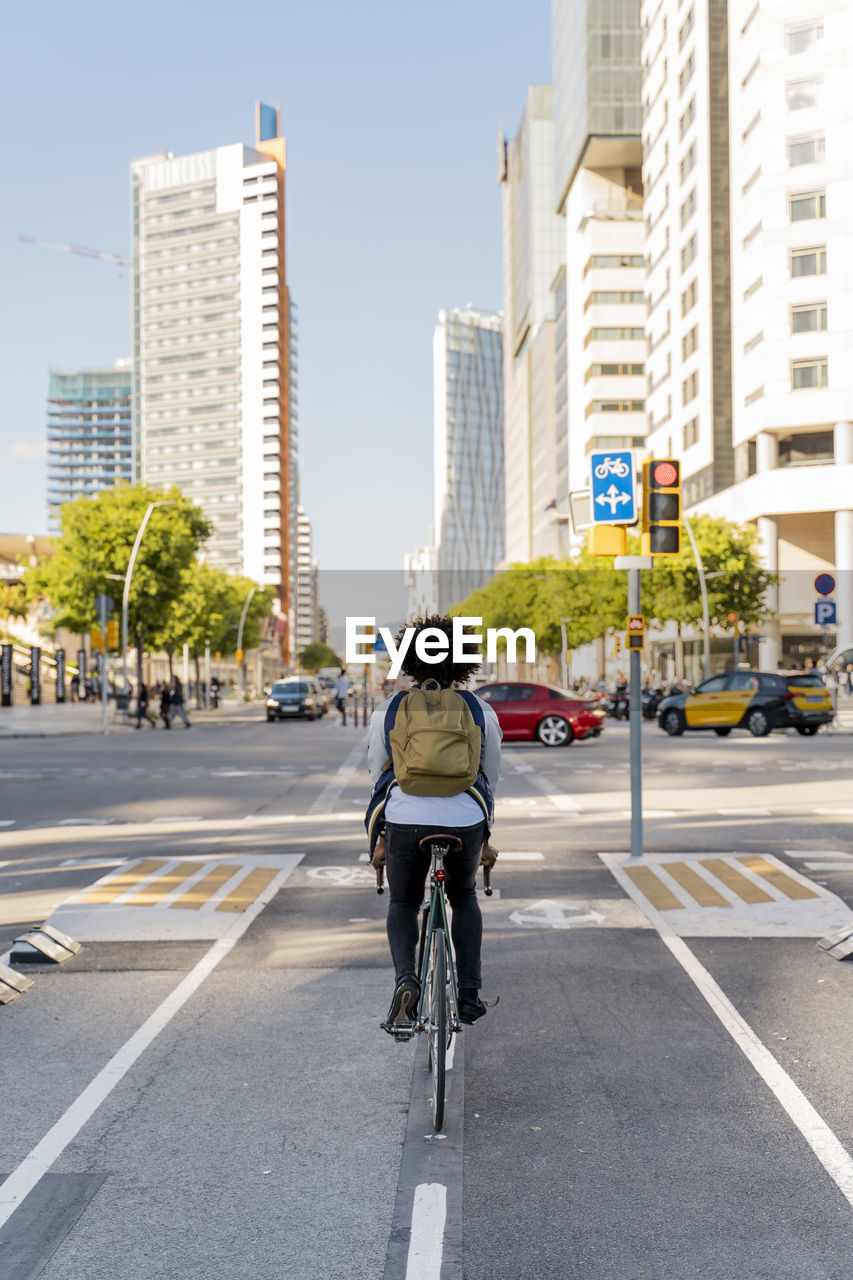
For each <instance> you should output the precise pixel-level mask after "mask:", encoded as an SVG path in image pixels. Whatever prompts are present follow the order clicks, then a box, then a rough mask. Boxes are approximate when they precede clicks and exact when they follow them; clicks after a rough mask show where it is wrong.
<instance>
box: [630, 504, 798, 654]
mask: <svg viewBox="0 0 853 1280" xmlns="http://www.w3.org/2000/svg"><path fill="white" fill-rule="evenodd" d="M690 523H691V527H692V529H693V533H694V536H695V538H696V544H697V547H698V550H699V556H700V559H701V561H702V568H703V570H704V573H705V577H706V579H707V588H708V613H709V620H710V623H711V626H712V627H718V628H720V629H721V630H723V631H729V632H732V633H734V631H735V630H736V628H738V627H740V628H741V629H743V627H744V626H751V625H752V624H754V623H757V622H761V620H762V619H763V618H766V617H767V615H768V613H769V612H770V608H769V605H768V601H767V591H768V588H769V587H772V586H773V585H774V584H775V583H776V582H777V581H778V579H777V576H776V574H773V573H770V571H769V570H767V569H765V568H763V567H762V565H761V562H760V560H759V558H758V552H757V551H756V548H755V544H756V542H757V539H758V531H757V530H756V528H755V526H754V525H736V524H732V523H731V522H730V521H728V520H718V519H715V518H713V517H712V516H695V517H694V518H693V519H692V520H691V522H690ZM648 585H649V588H650V597H651V599H650V603H649V606H648V607H649V612H650V615H651V616H652V617H654V618H656V619H657V620H658V621H659V622H671V621H672V622H677V623H679V624H684V623H697V622H700V621H701V619H702V593H701V591H700V589H699V572H698V570H697V568H696V561H695V559H694V557H693V551H692V549H691V546H690V542H689V540H688V539H686V538H684V539H683V540H682V546H681V551H680V552H679V554H678V555H677V556H666V557H657V558H656V561H655V567H654V571H653V573H652V574H651V577H650V579H649V580H648ZM729 614H733V615H734V616H735V618H736V619H737V621H732V620H730V618H729V616H728V615H729Z"/></svg>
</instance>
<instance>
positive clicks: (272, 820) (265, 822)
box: [243, 813, 296, 827]
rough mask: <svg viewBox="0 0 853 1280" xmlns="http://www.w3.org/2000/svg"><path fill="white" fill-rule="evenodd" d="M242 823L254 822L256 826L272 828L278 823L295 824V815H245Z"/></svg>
mask: <svg viewBox="0 0 853 1280" xmlns="http://www.w3.org/2000/svg"><path fill="white" fill-rule="evenodd" d="M243 821H244V822H255V823H257V824H258V826H262V827H272V826H275V825H276V823H279V822H295V821H296V814H295V813H247V814H246V816H245V818H244V819H243Z"/></svg>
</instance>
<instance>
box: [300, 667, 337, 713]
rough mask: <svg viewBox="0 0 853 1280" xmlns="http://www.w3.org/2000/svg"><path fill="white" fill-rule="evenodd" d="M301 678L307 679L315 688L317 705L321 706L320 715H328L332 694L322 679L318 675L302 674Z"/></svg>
mask: <svg viewBox="0 0 853 1280" xmlns="http://www.w3.org/2000/svg"><path fill="white" fill-rule="evenodd" d="M299 678H300V680H305V679H307V681H308V683H309V684H310V685H311V687H312V689H313V690H314V696H315V698H316V699H317V706H318V707H319V713H320V715H321V716H324V715H326V713H327V712H328V710H329V706H330V703H331V695H330V694H329V691H328V689H327V688H326V686H325V685H324V684H323V682H322V680H320V679H318V677H317V676H307V677H306V676H300V677H299Z"/></svg>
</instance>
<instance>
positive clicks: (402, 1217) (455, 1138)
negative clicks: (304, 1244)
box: [383, 1032, 465, 1280]
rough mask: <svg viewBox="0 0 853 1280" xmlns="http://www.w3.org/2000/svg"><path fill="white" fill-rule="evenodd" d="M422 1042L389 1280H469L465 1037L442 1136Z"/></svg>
mask: <svg viewBox="0 0 853 1280" xmlns="http://www.w3.org/2000/svg"><path fill="white" fill-rule="evenodd" d="M418 1041H419V1043H418V1044H417V1046H416V1050H415V1058H414V1072H413V1076H412V1093H411V1098H410V1101H409V1115H408V1120H407V1123H406V1136H405V1138H404V1140H403V1155H402V1159H401V1161H400V1174H399V1179H398V1182H397V1195H396V1199H395V1201H394V1212H393V1216H392V1219H391V1236H390V1239H389V1242H388V1253H387V1255H386V1259H385V1270H384V1272H383V1280H439V1278H440V1280H463V1275H464V1273H463V1270H462V1249H463V1234H462V1135H463V1120H464V1104H465V1033H464V1032H462V1033H459V1034H457V1035H455V1036H454V1037H453V1040H452V1043H451V1048H450V1051H449V1052H448V1055H447V1077H446V1078H447V1091H446V1100H447V1101H446V1106H445V1113H444V1128H443V1129H442V1131H441V1133H436V1132H435V1131H434V1130H433V1127H432V1115H431V1111H430V1074H429V1070H428V1067H427V1046H426V1036H418ZM442 1210H443V1211H442Z"/></svg>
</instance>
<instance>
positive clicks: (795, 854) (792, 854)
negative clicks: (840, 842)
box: [782, 849, 853, 858]
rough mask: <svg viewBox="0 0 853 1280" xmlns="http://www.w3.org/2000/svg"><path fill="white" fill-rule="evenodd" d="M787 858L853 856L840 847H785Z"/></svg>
mask: <svg viewBox="0 0 853 1280" xmlns="http://www.w3.org/2000/svg"><path fill="white" fill-rule="evenodd" d="M782 852H783V853H784V855H785V857H786V858H853V854H851V853H843V852H842V851H841V850H840V849H783V850H782Z"/></svg>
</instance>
